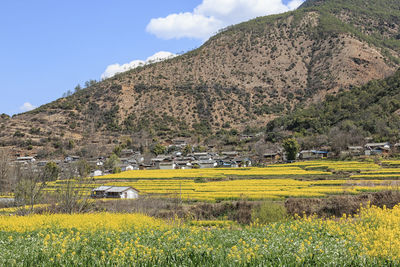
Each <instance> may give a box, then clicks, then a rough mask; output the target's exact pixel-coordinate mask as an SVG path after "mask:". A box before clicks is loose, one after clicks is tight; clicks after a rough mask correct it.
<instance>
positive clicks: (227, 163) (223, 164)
mask: <svg viewBox="0 0 400 267" xmlns="http://www.w3.org/2000/svg"><path fill="white" fill-rule="evenodd" d="M217 167H220V168H238V167H239V165H238V164H237V163H236V162H234V161H232V160H226V159H225V160H218V161H217Z"/></svg>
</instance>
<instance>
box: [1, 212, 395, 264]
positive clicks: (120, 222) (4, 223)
mask: <svg viewBox="0 0 400 267" xmlns="http://www.w3.org/2000/svg"><path fill="white" fill-rule="evenodd" d="M193 225H195V226H193ZM202 225H205V226H202ZM211 225H214V226H211ZM399 235H400V206H396V207H394V208H393V210H389V209H386V208H382V209H380V208H376V207H371V208H370V207H368V208H362V209H361V212H360V214H359V215H357V216H355V217H354V218H353V217H347V216H343V217H342V218H341V219H340V220H336V219H328V220H323V219H317V218H315V217H304V218H298V219H297V220H292V219H290V220H286V221H282V222H277V223H273V224H269V225H264V226H263V225H258V224H253V225H250V226H239V225H235V224H229V223H221V224H220V223H219V222H217V221H215V222H212V223H210V224H203V223H201V222H199V223H190V222H189V223H185V222H182V221H174V222H164V221H161V220H157V219H152V218H150V217H146V216H143V215H137V214H136V215H135V214H133V215H132V214H130V215H129V214H107V213H101V214H79V215H78V214H77V215H32V216H27V217H9V216H3V217H0V264H1V265H2V266H21V265H25V266H34V265H38V264H40V265H41V266H48V265H52V266H53V265H56V266H58V265H71V266H72V265H85V266H93V265H113V266H115V265H127V264H128V265H132V264H134V265H136V266H152V265H159V266H177V265H197V266H198V265H201V266H215V265H220V266H238V265H239V266H240V265H242V266H246V265H274V266H283V265H286V266H287V265H292V266H293V265H308V266H311V265H313V266H314V265H330V266H337V265H353V266H354V265H376V264H379V265H382V264H386V265H390V264H392V265H397V264H399V263H400V262H399V259H400V257H399V255H400V241H399V239H398V236H399Z"/></svg>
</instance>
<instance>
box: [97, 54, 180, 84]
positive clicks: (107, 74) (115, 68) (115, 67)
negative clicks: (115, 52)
mask: <svg viewBox="0 0 400 267" xmlns="http://www.w3.org/2000/svg"><path fill="white" fill-rule="evenodd" d="M176 56H177V55H175V54H173V53H170V52H165V51H161V52H157V53H155V54H154V55H152V56H151V57H148V58H147V59H146V60H145V61H144V60H133V61H131V62H129V63H126V64H122V65H120V64H118V63H116V64H112V65H109V66H107V68H106V70H105V71H104V72H103V74H102V75H101V79H102V80H104V79H107V78H111V77H113V76H114V75H116V74H118V73H121V72H125V71H128V70H131V69H135V68H137V67H140V66H144V65H147V64H151V63H156V62H160V61H163V60H166V59H170V58H173V57H176Z"/></svg>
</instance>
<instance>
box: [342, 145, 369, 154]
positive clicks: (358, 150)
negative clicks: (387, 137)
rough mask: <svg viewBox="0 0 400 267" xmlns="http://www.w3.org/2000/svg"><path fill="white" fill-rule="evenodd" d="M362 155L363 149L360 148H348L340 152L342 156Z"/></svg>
mask: <svg viewBox="0 0 400 267" xmlns="http://www.w3.org/2000/svg"><path fill="white" fill-rule="evenodd" d="M363 153H364V148H363V147H362V146H349V147H347V150H346V151H341V152H340V154H341V155H342V156H347V155H350V156H361V155H362V154H363Z"/></svg>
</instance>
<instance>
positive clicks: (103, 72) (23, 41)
mask: <svg viewBox="0 0 400 267" xmlns="http://www.w3.org/2000/svg"><path fill="white" fill-rule="evenodd" d="M302 2H303V0H185V1H183V0H180V1H178V0H169V1H161V0H147V1H134V0H112V1H110V0H84V1H82V0H69V1H54V0H35V1H32V0H2V1H1V3H0V93H1V94H0V113H6V114H9V115H13V114H18V113H21V112H25V111H28V110H31V109H33V108H35V107H38V106H40V105H43V104H46V103H48V102H51V101H54V100H56V99H58V98H60V97H61V96H62V95H63V93H65V92H67V91H68V90H71V91H73V89H74V88H75V86H76V85H78V84H80V85H81V86H83V84H84V83H85V81H88V80H101V79H105V78H108V77H112V76H113V75H115V74H116V73H118V72H123V71H126V70H129V69H131V68H134V67H137V66H139V65H143V64H148V63H151V62H155V61H159V60H163V59H165V58H170V57H174V56H175V55H177V54H181V53H183V52H187V51H190V50H192V49H194V48H197V47H199V46H201V45H202V44H203V43H204V42H205V41H206V40H207V39H208V38H209V37H210V36H212V35H213V34H215V33H216V32H217V31H218V30H219V29H221V28H224V27H226V26H229V25H232V24H236V23H239V22H242V21H247V20H249V19H251V18H255V17H258V16H264V15H269V14H277V13H282V12H286V11H289V10H293V9H295V8H297V7H298V6H299V5H300V4H301V3H302Z"/></svg>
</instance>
